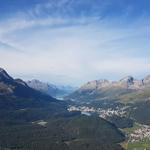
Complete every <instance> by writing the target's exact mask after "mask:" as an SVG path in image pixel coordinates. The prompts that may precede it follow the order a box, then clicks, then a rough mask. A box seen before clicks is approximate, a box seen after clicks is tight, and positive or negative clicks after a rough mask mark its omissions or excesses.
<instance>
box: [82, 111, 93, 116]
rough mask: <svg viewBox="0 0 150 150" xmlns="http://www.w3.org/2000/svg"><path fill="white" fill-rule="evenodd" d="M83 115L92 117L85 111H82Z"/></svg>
mask: <svg viewBox="0 0 150 150" xmlns="http://www.w3.org/2000/svg"><path fill="white" fill-rule="evenodd" d="M81 114H82V115H86V116H91V113H89V112H85V111H82V112H81Z"/></svg>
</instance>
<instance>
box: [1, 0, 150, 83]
mask: <svg viewBox="0 0 150 150" xmlns="http://www.w3.org/2000/svg"><path fill="white" fill-rule="evenodd" d="M0 67H2V68H4V69H6V70H7V71H8V73H10V75H12V76H13V77H15V78H22V79H24V80H31V79H35V78H36V79H39V80H41V81H44V82H50V83H54V84H64V85H73V86H80V85H81V84H83V83H85V82H87V81H90V80H96V79H109V80H119V79H121V78H123V77H124V76H127V75H132V76H134V77H135V78H143V77H145V76H147V75H149V74H150V1H149V0H142V1H141V0H136V1H135V0H0Z"/></svg>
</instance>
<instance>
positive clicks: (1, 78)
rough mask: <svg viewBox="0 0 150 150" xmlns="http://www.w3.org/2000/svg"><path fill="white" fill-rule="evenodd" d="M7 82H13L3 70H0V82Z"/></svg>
mask: <svg viewBox="0 0 150 150" xmlns="http://www.w3.org/2000/svg"><path fill="white" fill-rule="evenodd" d="M9 80H13V78H12V77H10V76H9V75H8V73H7V72H6V71H5V70H4V69H3V68H0V81H9Z"/></svg>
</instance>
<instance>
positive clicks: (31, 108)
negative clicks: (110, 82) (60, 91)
mask: <svg viewBox="0 0 150 150" xmlns="http://www.w3.org/2000/svg"><path fill="white" fill-rule="evenodd" d="M67 108H68V104H67V102H65V101H59V100H57V99H55V98H53V97H51V96H49V95H47V94H45V93H43V92H40V91H38V90H35V89H33V88H31V87H29V86H28V85H27V83H26V82H24V81H23V80H21V79H14V78H12V77H11V76H10V75H9V74H8V73H7V72H6V71H5V70H4V69H2V68H0V118H1V119H0V149H1V150H35V149H36V150H50V149H51V150H60V149H61V150H80V149H82V150H93V149H95V150H98V149H103V150H108V149H109V150H123V148H122V147H121V145H119V143H120V142H123V141H124V140H125V136H124V135H123V133H122V132H121V131H119V130H118V129H117V127H116V126H115V125H114V124H112V123H110V122H108V121H106V120H104V119H102V118H99V117H97V116H85V115H81V112H79V111H76V112H69V111H68V110H67Z"/></svg>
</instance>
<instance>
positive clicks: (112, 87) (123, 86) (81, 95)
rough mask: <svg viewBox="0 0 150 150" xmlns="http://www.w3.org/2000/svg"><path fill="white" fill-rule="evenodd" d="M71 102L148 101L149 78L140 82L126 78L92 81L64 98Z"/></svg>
mask: <svg viewBox="0 0 150 150" xmlns="http://www.w3.org/2000/svg"><path fill="white" fill-rule="evenodd" d="M66 98H67V99H72V100H83V101H88V100H105V99H107V100H108V99H109V100H119V101H121V102H133V101H139V100H148V99H150V76H147V77H145V78H143V79H141V80H137V79H134V77H132V76H127V77H124V78H122V79H121V80H119V81H109V80H106V79H103V80H94V81H90V82H88V83H86V84H84V85H83V86H81V87H80V88H79V89H78V90H76V91H75V92H74V93H72V94H70V95H69V96H67V97H66Z"/></svg>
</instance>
